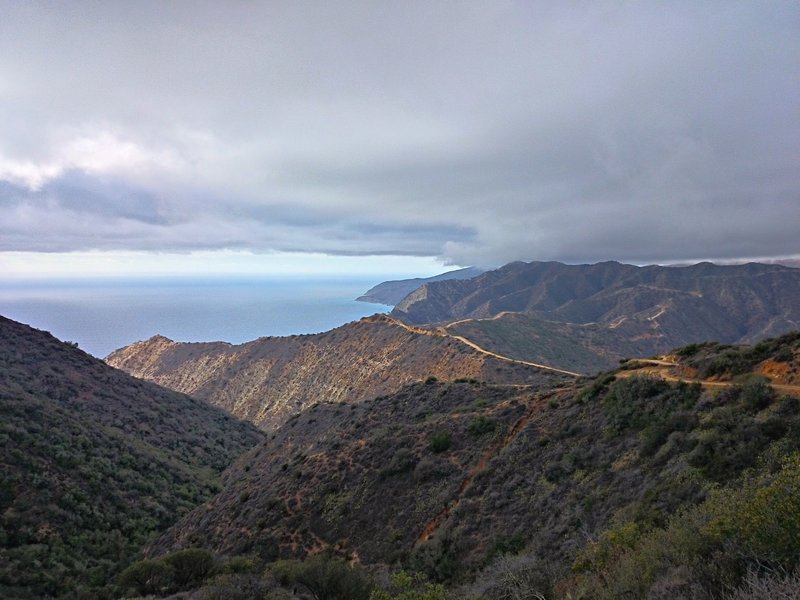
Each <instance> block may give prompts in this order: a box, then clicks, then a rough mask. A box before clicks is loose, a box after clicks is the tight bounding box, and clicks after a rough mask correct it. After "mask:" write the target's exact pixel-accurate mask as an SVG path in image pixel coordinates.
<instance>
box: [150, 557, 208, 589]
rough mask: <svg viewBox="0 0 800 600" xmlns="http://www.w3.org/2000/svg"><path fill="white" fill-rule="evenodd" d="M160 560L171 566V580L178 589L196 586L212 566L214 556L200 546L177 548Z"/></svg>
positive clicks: (206, 575)
mask: <svg viewBox="0 0 800 600" xmlns="http://www.w3.org/2000/svg"><path fill="white" fill-rule="evenodd" d="M162 560H163V561H164V563H165V564H167V565H169V566H170V567H171V568H172V572H173V580H174V582H175V585H176V586H177V588H178V589H179V590H187V589H191V588H193V587H196V586H198V585H199V584H201V583H202V582H203V581H204V580H205V578H206V577H208V576H209V575H210V574H211V571H212V569H213V568H214V557H213V556H211V553H210V552H208V550H203V549H202V548H187V549H186V550H178V551H177V552H173V553H172V554H169V555H167V556H165V557H164V558H163V559H162Z"/></svg>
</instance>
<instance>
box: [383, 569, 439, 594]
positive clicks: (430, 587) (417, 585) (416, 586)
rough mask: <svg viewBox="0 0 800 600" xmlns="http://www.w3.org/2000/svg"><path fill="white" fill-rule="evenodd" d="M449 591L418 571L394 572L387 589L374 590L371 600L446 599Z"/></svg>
mask: <svg viewBox="0 0 800 600" xmlns="http://www.w3.org/2000/svg"><path fill="white" fill-rule="evenodd" d="M446 598H447V592H446V590H445V587H444V586H443V585H442V584H434V583H431V582H430V581H428V580H427V578H426V577H425V576H424V575H422V574H420V573H416V574H414V575H411V574H409V573H406V572H405V571H400V572H399V573H394V574H393V575H392V577H391V583H390V584H389V587H388V588H387V589H376V590H373V592H372V594H371V595H370V597H369V600H446Z"/></svg>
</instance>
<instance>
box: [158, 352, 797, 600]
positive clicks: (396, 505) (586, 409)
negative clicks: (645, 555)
mask: <svg viewBox="0 0 800 600" xmlns="http://www.w3.org/2000/svg"><path fill="white" fill-rule="evenodd" d="M798 355H800V341H798V339H797V336H795V337H794V338H785V339H782V340H780V341H779V342H778V343H776V344H774V345H773V346H771V347H770V348H769V350H768V351H760V353H759V356H760V357H761V361H760V362H759V363H758V364H763V363H764V361H770V360H773V361H774V360H775V359H776V357H777V358H781V357H783V358H786V359H787V360H788V363H787V364H788V365H789V367H788V368H789V369H790V370H791V369H797V368H798ZM758 364H753V365H752V367H753V369H754V370H755V371H758V370H759V368H760V367H759V366H758ZM622 373H625V374H627V371H620V372H619V374H622ZM798 450H800V404H798V402H797V400H796V399H795V398H785V397H781V396H780V395H779V394H776V393H775V392H774V391H773V390H771V389H770V388H769V387H768V386H767V385H766V384H764V382H763V381H762V380H760V379H758V378H756V379H753V380H750V381H743V382H742V384H741V385H734V384H730V385H728V386H726V387H724V388H722V389H721V390H719V389H718V390H707V391H704V390H703V389H702V388H701V386H700V385H699V384H686V383H675V382H667V381H663V380H660V379H656V378H652V377H648V376H646V375H644V376H633V377H625V378H619V379H617V380H615V373H608V374H605V375H604V376H602V377H599V378H597V379H595V380H593V381H589V382H587V383H585V384H583V385H576V386H567V387H560V388H545V387H537V386H532V387H529V388H508V387H493V386H486V385H479V384H469V383H449V384H442V383H431V384H414V385H412V386H409V387H407V388H404V389H403V390H401V391H400V392H398V393H396V394H393V395H391V396H388V397H382V398H377V399H375V400H373V401H368V402H364V403H362V404H359V405H351V406H342V405H336V404H321V405H317V406H315V407H313V408H312V409H309V410H307V411H304V412H303V413H302V414H301V415H299V416H298V417H296V418H294V419H292V420H291V421H290V422H289V423H287V424H286V425H284V426H283V427H281V428H280V429H278V430H277V431H276V432H275V433H274V434H273V435H272V436H271V437H270V439H269V440H267V441H265V442H264V444H262V445H261V446H260V447H259V448H257V449H254V450H253V451H251V452H250V453H249V454H248V455H247V456H246V458H245V459H243V460H242V461H240V462H238V463H237V464H236V465H235V466H234V467H233V469H231V470H230V471H229V472H228V476H227V485H226V487H225V489H224V490H223V491H222V492H221V493H220V494H219V495H218V496H217V497H215V498H214V499H213V500H212V501H210V502H208V503H207V504H205V505H204V506H202V507H200V508H198V509H196V510H195V511H193V512H192V513H191V514H189V515H188V516H187V517H186V518H185V519H183V520H182V521H181V522H180V523H179V524H178V525H176V526H175V527H173V528H171V529H170V530H169V531H168V532H167V533H166V534H165V535H164V536H162V537H161V538H160V539H159V540H157V542H156V543H155V544H154V545H153V546H151V548H150V550H149V552H150V554H152V555H160V554H163V553H165V552H168V551H171V550H174V549H176V548H181V547H187V546H197V545H200V546H205V547H207V548H211V549H213V550H215V551H217V552H220V553H223V554H228V555H233V554H255V555H259V556H261V557H262V558H264V559H266V560H273V559H275V558H278V557H295V556H300V557H302V556H304V555H306V554H309V553H311V554H313V553H318V552H320V551H323V550H332V551H334V552H336V553H338V554H340V555H342V556H345V557H348V558H350V559H353V560H356V561H359V562H361V563H364V564H374V563H388V564H395V563H397V564H399V565H402V566H405V567H409V568H412V569H421V570H423V571H425V572H427V573H428V574H429V575H431V576H432V577H434V578H437V579H440V580H445V581H450V580H457V579H460V578H465V577H467V576H468V574H469V573H472V574H474V573H476V572H477V571H478V570H479V569H481V568H482V567H483V566H484V565H486V563H487V561H488V560H490V559H491V558H492V557H493V556H495V555H497V554H498V553H503V552H513V553H518V552H524V553H525V554H527V555H529V556H530V557H531V561H532V562H533V564H535V565H536V571H537V573H539V574H540V576H541V579H542V580H543V581H545V582H546V584H547V585H548V586H549V588H553V587H556V588H559V586H560V589H561V592H562V593H561V595H553V596H551V595H550V592H549V591H548V592H543V593H546V594H547V597H564V596H565V595H566V594H565V593H564V592H565V590H567V589H570V588H571V589H575V588H580V586H582V585H585V586H589V587H591V586H601V587H602V586H603V585H607V584H609V582H605V583H603V580H602V575H603V573H602V572H601V573H600V574H599V575H600V578H599V579H594V577H595V571H594V570H593V569H595V565H599V564H600V561H601V560H607V561H610V562H611V563H613V559H614V556H615V555H614V554H611V555H603V554H601V553H600V551H601V550H602V547H601V548H600V550H598V549H597V547H596V546H595V544H594V542H593V541H596V540H599V539H601V538H602V539H605V538H603V536H605V535H610V536H611V537H610V538H609V539H610V540H612V541H614V543H618V544H621V545H622V549H621V550H620V551H622V550H624V544H625V543H627V542H626V540H631V539H632V538H630V537H624V536H625V535H626V531H639V532H642V534H644V533H646V532H649V531H654V530H657V529H658V528H661V527H664V526H666V525H667V524H669V523H672V522H673V520H671V515H675V514H678V513H679V512H680V511H687V510H690V509H692V507H700V506H703V505H704V501H705V500H706V499H707V498H709V496H710V495H713V494H715V493H717V490H719V489H725V486H729V485H730V486H732V487H731V489H736V482H737V481H739V478H740V477H741V476H742V475H743V474H749V475H747V476H751V475H752V473H753V472H752V471H748V469H751V468H758V469H761V470H762V471H761V472H763V474H764V475H765V476H767V475H768V474H769V473H775V472H777V467H775V465H776V464H780V463H781V461H782V460H783V459H784V458H785V457H788V456H791V455H793V453H796V452H797V451H798ZM759 476H760V475H759ZM781 510H782V509H781ZM680 514H685V513H682V512H681V513H680ZM611 528H620V529H614V531H618V533H616V534H613V535H612V534H606V533H604V532H606V531H607V530H609V529H611ZM700 534H701V533H700V532H696V535H700ZM702 535H706V533H703V534H702ZM727 535H729V534H728V533H727V532H723V533H721V534H719V537H718V538H713V539H711V540H707V541H708V544H709V545H708V546H703V548H704V549H703V550H702V551H704V552H705V551H708V552H716V551H718V550H719V552H723V551H725V548H728V552H729V554H728V555H725V556H724V557H723V556H722V555H719V556H718V558H720V560H723V559H724V560H725V561H730V562H726V563H724V565H722V566H720V567H719V569H718V571H717V572H716V573H712V572H710V571H709V570H706V571H704V570H703V568H704V566H705V565H708V564H709V560H706V559H704V560H702V561H697V564H687V565H684V566H683V570H681V571H680V572H679V573H678V574H675V573H672V572H670V573H666V574H665V573H659V572H655V573H650V572H647V573H646V574H644V575H643V574H642V573H639V575H640V579H641V578H643V577H645V575H646V577H650V578H651V579H650V580H649V583H648V585H650V584H653V583H654V582H653V577H655V578H658V577H666V576H669V577H671V578H672V579H673V580H675V579H676V578H678V577H681V578H683V579H682V580H681V581H682V582H685V581H686V580H687V578H688V579H691V578H692V577H695V578H696V579H695V580H691V581H695V582H697V581H699V582H700V584H702V582H703V581H707V582H708V585H713V586H718V587H717V588H715V589H716V592H715V593H718V592H719V591H720V589H722V588H720V587H719V586H720V585H721V583H720V581H721V580H720V579H719V577H720V576H722V575H724V576H725V577H728V576H730V577H729V579H726V580H725V581H724V583H725V585H733V586H735V585H737V581H738V580H737V577H741V576H742V574H743V573H745V572H746V565H747V560H750V558H751V557H750V555H747V554H746V552H745V551H743V550H742V549H743V548H745V547H746V545H741V546H737V545H736V538H733V537H725V536H727ZM730 535H731V536H733V535H734V534H733V533H731V534H730ZM736 535H738V534H736ZM631 543H633V541H631ZM669 543H687V544H688V543H689V541H682V540H678V541H674V540H672V541H670V542H669ZM793 543H794V546H793V548H795V549H798V550H800V539H798V540H795V541H794V542H793ZM693 548H694V549H693V550H692V552H697V551H698V548H699V547H698V548H695V547H693ZM731 548H732V550H731ZM668 551H669V550H668V548H667V550H665V552H668ZM576 558H577V559H579V560H578V561H577V562H575V561H576ZM593 561H594V562H593ZM737 561H738V562H737ZM573 564H575V565H576V567H579V569H578V571H576V572H578V573H579V574H580V576H579V577H576V576H575V575H574V574H573V571H572V566H573ZM776 564H777V563H776ZM786 564H787V565H788V564H789V563H786ZM691 569H695V571H692V570H691ZM715 577H716V578H717V579H714V578H715ZM704 578H705V579H704ZM614 584H615V585H616V582H614ZM698 585H699V584H698ZM541 589H542V588H540V590H541ZM614 593H616V594H617V595H616V596H614V594H611V595H608V594H605V595H603V596H602V597H624V596H625V594H624V591H620V590H617V591H616V592H614ZM591 597H595V594H594V593H593V594H591ZM633 597H644V595H634V596H633ZM659 597H677V596H659ZM686 597H697V598H705V597H710V596H707V595H693V596H686Z"/></svg>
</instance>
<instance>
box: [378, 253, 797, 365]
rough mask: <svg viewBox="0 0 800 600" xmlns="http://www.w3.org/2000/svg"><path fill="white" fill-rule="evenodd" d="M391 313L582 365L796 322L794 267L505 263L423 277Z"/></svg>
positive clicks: (501, 348) (519, 352)
mask: <svg viewBox="0 0 800 600" xmlns="http://www.w3.org/2000/svg"><path fill="white" fill-rule="evenodd" d="M508 313H522V314H524V315H526V317H527V318H525V319H521V318H519V317H514V316H511V315H509V314H508ZM392 314H393V315H394V316H396V317H398V318H400V319H403V320H404V321H406V322H409V323H440V322H444V323H449V322H450V323H451V322H453V321H456V322H457V323H456V324H455V325H453V326H452V327H453V328H451V329H450V330H451V332H454V333H455V332H458V333H459V334H460V335H463V336H464V337H467V338H469V339H473V337H474V338H475V339H476V341H477V340H480V342H479V343H481V345H483V346H484V347H486V348H487V349H492V350H495V351H497V352H499V353H504V354H508V355H510V356H514V357H516V358H520V359H524V360H536V359H538V360H539V361H541V362H544V363H546V364H549V365H551V366H558V367H562V368H572V369H575V370H579V371H584V372H587V371H591V370H593V369H595V368H596V367H597V366H598V365H601V366H605V367H610V366H612V365H613V364H614V363H615V362H616V361H617V360H618V359H619V358H622V357H626V356H630V355H632V354H640V353H641V354H653V353H662V352H666V351H668V350H669V349H670V348H673V347H675V346H681V345H684V344H688V343H691V342H698V341H703V340H707V339H715V340H719V341H721V342H723V343H751V342H754V341H757V340H759V339H763V338H764V337H768V336H773V335H780V334H782V333H785V332H787V331H790V330H792V329H796V328H798V327H800V270H798V269H793V268H789V267H784V266H780V265H761V264H755V263H751V264H746V265H734V266H718V265H713V264H710V263H700V264H697V265H693V266H689V267H659V266H649V267H636V266H633V265H623V264H620V263H614V262H610V263H599V264H596V265H564V264H560V263H536V262H534V263H512V264H509V265H506V266H505V267H503V268H501V269H497V270H495V271H489V272H487V273H484V274H483V275H481V276H479V277H476V278H474V279H470V280H468V281H444V282H437V283H431V284H427V285H425V286H423V287H421V288H419V289H418V290H416V291H415V292H413V293H412V294H411V295H409V296H408V297H407V298H405V299H404V300H403V301H402V302H401V303H400V304H398V305H397V306H396V307H395V309H394V311H392ZM485 319H492V320H495V319H497V320H498V321H499V322H490V321H486V320H485ZM468 320H472V322H469V321H468ZM555 324H560V325H555ZM515 327H516V328H517V329H516V331H515V332H514V333H513V337H515V338H516V340H517V341H516V342H514V343H513V344H512V345H510V344H509V337H508V336H503V335H500V332H501V331H504V332H506V333H508V332H509V331H511V330H513V329H514V328H515ZM542 330H544V331H548V338H549V339H550V340H551V341H554V340H555V339H556V338H553V337H551V335H552V334H554V335H556V336H557V337H558V338H561V340H560V341H559V342H557V343H555V344H554V345H555V347H559V346H561V347H564V348H567V347H571V349H569V350H568V351H567V355H566V358H567V361H566V362H565V361H562V360H560V359H559V356H558V353H557V352H555V353H554V352H551V351H549V350H548V349H547V348H546V347H542V345H539V344H537V343H536V336H537V335H538V334H537V331H542ZM525 331H530V334H531V335H530V336H526V335H525V333H524V332H525ZM531 338H533V339H531ZM551 345H552V344H551ZM586 352H588V354H586Z"/></svg>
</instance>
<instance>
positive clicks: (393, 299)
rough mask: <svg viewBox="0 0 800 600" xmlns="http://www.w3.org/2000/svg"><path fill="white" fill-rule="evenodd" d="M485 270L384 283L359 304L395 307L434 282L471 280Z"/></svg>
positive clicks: (366, 294)
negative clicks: (367, 303)
mask: <svg viewBox="0 0 800 600" xmlns="http://www.w3.org/2000/svg"><path fill="white" fill-rule="evenodd" d="M483 272H484V270H483V269H478V268H476V267H467V268H465V269H458V270H456V271H448V272H447V273H442V274H441V275H434V276H433V277H416V278H414V279H400V280H397V281H384V282H383V283H379V284H378V285H376V286H375V287H373V288H370V289H369V290H367V291H366V292H365V293H364V295H363V296H359V297H358V298H356V300H358V301H359V302H374V303H376V304H387V305H389V306H394V305H395V304H397V303H398V302H400V301H401V300H402V299H403V298H405V297H406V296H408V295H409V294H410V293H411V292H413V291H414V290H416V289H417V288H418V287H419V286H421V285H423V284H425V283H430V282H433V281H447V280H449V279H470V278H472V277H476V276H478V275H480V274H481V273H483Z"/></svg>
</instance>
